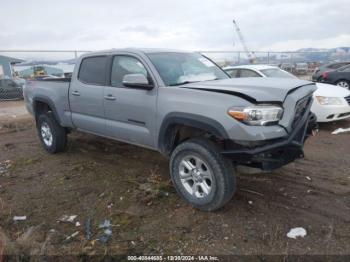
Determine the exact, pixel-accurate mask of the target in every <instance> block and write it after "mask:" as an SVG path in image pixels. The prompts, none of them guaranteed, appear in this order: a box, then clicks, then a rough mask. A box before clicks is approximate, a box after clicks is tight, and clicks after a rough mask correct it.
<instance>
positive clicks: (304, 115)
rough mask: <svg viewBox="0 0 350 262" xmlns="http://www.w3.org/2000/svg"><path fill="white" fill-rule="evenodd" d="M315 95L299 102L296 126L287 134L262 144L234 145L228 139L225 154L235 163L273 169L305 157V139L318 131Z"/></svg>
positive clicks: (267, 169) (268, 169) (294, 124)
mask: <svg viewBox="0 0 350 262" xmlns="http://www.w3.org/2000/svg"><path fill="white" fill-rule="evenodd" d="M311 104H312V98H311V99H308V100H307V101H306V102H305V100H301V103H298V104H297V105H296V111H295V112H296V113H295V118H294V121H293V127H292V129H291V131H290V132H289V135H288V136H287V137H284V138H279V139H273V140H266V141H263V143H262V144H255V145H251V146H250V147H249V146H238V147H237V145H235V146H232V144H231V145H230V144H229V143H228V146H226V149H225V150H224V151H222V154H223V155H224V156H226V157H228V158H229V159H231V160H232V161H233V162H234V163H235V164H240V165H245V166H250V167H255V168H260V169H262V170H266V171H271V170H274V169H276V168H279V167H282V166H284V165H286V164H288V163H290V162H292V161H294V160H295V159H298V158H303V157H304V151H303V147H304V143H305V141H306V139H307V138H308V137H309V136H311V135H314V134H315V133H316V131H317V128H318V126H317V121H316V116H315V114H313V113H312V112H310V107H311Z"/></svg>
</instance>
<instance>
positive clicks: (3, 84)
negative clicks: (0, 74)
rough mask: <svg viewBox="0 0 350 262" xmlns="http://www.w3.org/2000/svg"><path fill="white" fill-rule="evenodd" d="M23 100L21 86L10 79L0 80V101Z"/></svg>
mask: <svg viewBox="0 0 350 262" xmlns="http://www.w3.org/2000/svg"><path fill="white" fill-rule="evenodd" d="M16 99H23V90H22V86H20V85H19V84H17V83H16V82H15V81H13V80H12V79H6V78H5V79H0V100H16Z"/></svg>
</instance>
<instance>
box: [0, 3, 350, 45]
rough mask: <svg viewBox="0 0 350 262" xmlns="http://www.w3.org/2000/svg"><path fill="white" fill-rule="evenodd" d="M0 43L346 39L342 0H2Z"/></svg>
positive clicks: (347, 9)
mask: <svg viewBox="0 0 350 262" xmlns="http://www.w3.org/2000/svg"><path fill="white" fill-rule="evenodd" d="M0 9H1V11H2V12H1V19H0V20H1V23H0V49H45V50H48V49H56V50H57V49H58V50H72V49H73V50H76V49H77V50H101V49H110V48H122V47H161V48H176V49H185V50H243V48H242V45H241V43H240V41H239V39H238V37H237V34H236V33H235V31H234V29H233V24H232V20H233V19H235V20H236V21H237V22H238V25H239V26H240V28H241V31H242V33H243V35H244V38H245V40H246V43H247V45H248V47H249V49H252V50H258V51H267V50H269V51H294V50H297V49H299V48H306V47H315V48H333V47H338V46H350V26H349V14H350V3H349V0H308V1H302V0H300V1H299V0H295V1H293V0H290V1H287V0H264V1H259V0H176V1H167V0H146V1H142V0H128V1H126V0H124V1H122V0H114V1H112V0H99V1H97V0H94V1H90V0H74V1H73V0H70V1H67V0H60V1H48V0H45V1H41V0H35V1H28V0H11V1H9V0H7V1H5V0H2V1H1V3H0Z"/></svg>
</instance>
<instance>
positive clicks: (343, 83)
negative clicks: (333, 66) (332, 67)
mask: <svg viewBox="0 0 350 262" xmlns="http://www.w3.org/2000/svg"><path fill="white" fill-rule="evenodd" d="M336 85H337V86H340V87H342V88H345V89H350V82H349V81H346V80H339V81H338V82H337V83H336Z"/></svg>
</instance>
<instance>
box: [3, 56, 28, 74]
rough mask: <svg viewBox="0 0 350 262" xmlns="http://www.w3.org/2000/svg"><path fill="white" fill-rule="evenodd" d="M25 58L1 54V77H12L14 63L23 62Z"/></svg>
mask: <svg viewBox="0 0 350 262" xmlns="http://www.w3.org/2000/svg"><path fill="white" fill-rule="evenodd" d="M23 61H24V60H21V59H18V58H13V57H9V56H2V55H0V78H7V77H9V78H12V76H13V70H12V67H13V65H14V64H17V63H21V62H23Z"/></svg>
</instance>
